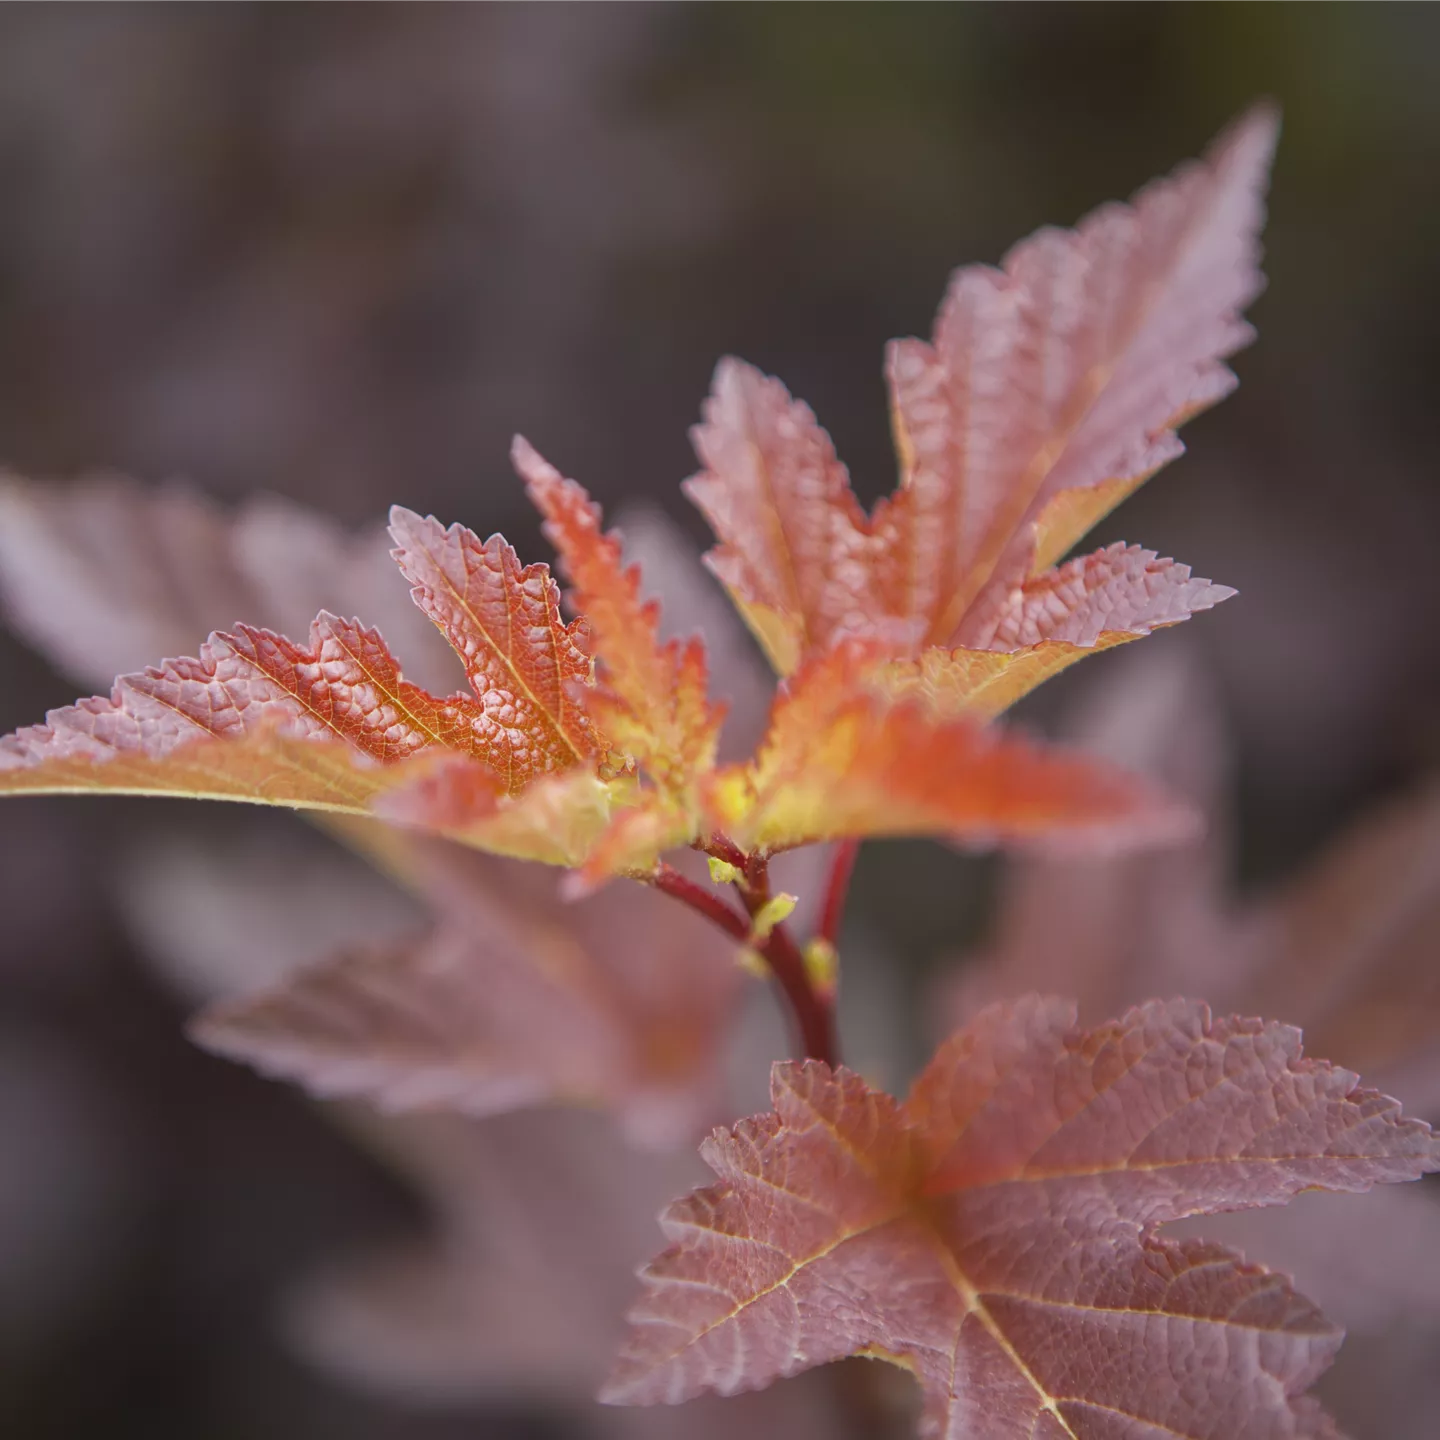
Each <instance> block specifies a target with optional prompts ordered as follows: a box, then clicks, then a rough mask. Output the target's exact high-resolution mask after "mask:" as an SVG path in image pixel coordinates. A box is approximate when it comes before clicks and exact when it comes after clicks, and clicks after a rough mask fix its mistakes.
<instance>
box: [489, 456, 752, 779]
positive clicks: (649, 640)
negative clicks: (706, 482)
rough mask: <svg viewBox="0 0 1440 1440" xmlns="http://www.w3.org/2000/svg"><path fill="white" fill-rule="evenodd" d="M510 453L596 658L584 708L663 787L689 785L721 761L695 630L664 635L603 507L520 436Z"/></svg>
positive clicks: (715, 711)
mask: <svg viewBox="0 0 1440 1440" xmlns="http://www.w3.org/2000/svg"><path fill="white" fill-rule="evenodd" d="M511 458H512V459H513V461H514V463H515V468H516V470H517V471H519V473H520V476H521V478H522V479H523V480H524V481H525V487H526V489H527V490H528V491H529V492H530V498H531V500H533V501H534V502H535V506H536V508H537V509H538V510H539V511H540V513H541V514H542V515H544V516H545V534H546V537H547V538H548V539H549V540H550V542H551V544H553V545H554V546H555V548H556V550H557V551H558V552H559V555H560V562H561V567H562V570H563V572H564V573H565V575H566V576H567V578H568V579H569V580H570V583H571V584H572V585H573V586H574V587H575V606H576V609H578V610H579V611H580V612H581V614H583V615H584V616H585V618H586V620H587V621H588V622H589V625H590V629H591V633H592V634H593V636H594V639H595V649H596V653H597V658H598V660H599V662H600V676H599V683H598V686H597V688H596V689H595V690H594V691H593V692H592V693H591V694H589V695H588V696H587V697H586V709H587V710H588V712H589V714H590V715H591V716H592V717H593V718H594V719H595V721H596V723H597V724H598V726H599V727H600V729H601V730H602V731H603V732H604V734H605V736H606V738H607V739H608V740H609V742H610V743H611V744H612V745H613V746H615V747H617V748H619V749H620V750H622V751H624V752H626V753H627V754H629V755H631V756H633V757H634V759H635V761H636V762H637V763H638V764H639V766H640V768H641V769H642V770H643V771H645V772H646V773H647V774H648V775H649V776H650V777H651V778H652V779H654V780H655V782H656V783H657V784H659V785H660V786H661V787H662V788H664V789H666V790H669V791H672V792H680V793H684V792H687V791H688V790H690V789H692V788H693V784H694V777H695V775H696V774H698V773H700V772H703V771H705V770H708V769H709V768H710V767H711V766H712V765H713V764H714V762H715V746H716V741H717V739H718V737H719V733H720V721H721V719H722V718H723V714H724V712H723V709H722V708H721V707H719V706H716V705H712V704H710V702H709V699H708V698H707V694H706V691H707V688H708V684H709V674H708V670H707V666H706V663H705V648H704V645H703V643H702V642H700V641H699V640H698V639H697V640H693V641H691V642H689V643H688V644H685V645H682V644H680V642H678V641H676V640H670V641H667V642H666V643H665V644H663V645H662V644H661V643H660V638H659V621H660V608H659V605H658V604H657V603H656V602H655V601H653V600H652V601H648V602H644V601H642V600H641V599H640V571H639V568H638V567H637V566H631V567H629V568H628V569H627V568H626V567H625V565H624V564H623V562H622V560H621V555H620V542H619V537H618V536H617V535H614V534H611V535H606V534H604V533H603V532H602V531H601V529H600V507H599V506H598V505H596V504H594V503H593V502H592V501H591V499H590V497H589V496H588V495H587V494H586V493H585V491H584V490H583V489H582V488H581V487H580V486H579V485H578V484H576V482H575V481H573V480H566V479H565V478H564V477H563V476H562V475H561V474H560V472H559V471H558V470H556V469H555V468H554V467H553V466H552V465H549V464H547V463H546V462H545V460H543V459H542V458H541V457H540V455H539V454H538V453H537V452H536V451H535V449H534V448H533V447H532V446H531V445H530V444H529V443H528V442H527V441H525V440H523V439H521V438H520V437H519V436H516V438H515V442H514V444H513V446H512V447H511Z"/></svg>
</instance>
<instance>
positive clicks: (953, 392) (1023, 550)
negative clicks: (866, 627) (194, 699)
mask: <svg viewBox="0 0 1440 1440" xmlns="http://www.w3.org/2000/svg"><path fill="white" fill-rule="evenodd" d="M1276 128H1277V127H1276V119H1275V117H1274V115H1273V114H1272V113H1270V112H1268V111H1264V110H1260V111H1256V112H1255V113H1254V114H1252V115H1251V116H1250V117H1248V118H1247V119H1246V120H1244V121H1242V122H1241V123H1240V125H1238V126H1237V127H1236V128H1235V129H1234V130H1233V131H1231V132H1229V133H1227V134H1226V135H1224V136H1222V137H1221V139H1220V140H1219V141H1218V142H1217V144H1216V146H1215V148H1214V149H1213V150H1212V151H1211V153H1210V155H1209V156H1208V157H1207V159H1206V161H1205V162H1203V163H1202V164H1200V165H1194V166H1187V167H1184V168H1182V169H1181V170H1180V171H1179V172H1177V173H1176V174H1175V175H1174V176H1172V177H1171V178H1170V179H1168V180H1164V181H1160V182H1157V183H1155V184H1153V185H1151V186H1149V187H1148V188H1147V189H1145V190H1144V191H1142V192H1141V193H1140V194H1139V195H1138V196H1136V198H1135V200H1134V202H1133V204H1132V205H1131V206H1128V207H1127V206H1121V205H1109V206H1105V207H1102V208H1101V209H1100V210H1097V211H1096V212H1095V213H1094V214H1092V215H1090V216H1089V217H1088V218H1086V219H1085V220H1083V221H1081V223H1080V225H1079V226H1077V227H1076V229H1075V230H1073V231H1065V230H1057V229H1046V230H1042V231H1040V232H1039V233H1038V234H1036V235H1035V236H1033V237H1032V238H1031V239H1029V240H1026V241H1024V242H1022V243H1021V244H1020V245H1018V246H1016V247H1015V249H1014V250H1012V251H1011V252H1010V254H1009V255H1008V256H1007V257H1006V259H1005V264H1004V268H1003V270H1001V271H995V270H990V269H988V268H986V267H983V266H971V267H968V268H966V269H964V270H961V271H959V272H957V274H956V276H955V278H954V280H953V281H952V282H951V286H950V291H949V294H948V295H947V296H946V299H945V303H944V304H943V306H942V307H941V311H940V315H939V317H938V319H937V322H936V328H935V337H934V341H933V343H932V344H931V345H926V344H924V343H922V342H920V341H915V340H908V341H897V342H896V343H895V344H894V345H892V347H891V351H890V356H889V364H888V370H889V375H890V382H891V392H892V406H893V413H894V416H895V426H896V441H897V447H898V449H899V450H900V454H901V457H902V470H903V474H902V480H901V488H900V490H899V491H898V492H897V494H896V496H895V498H894V499H893V500H892V501H890V502H888V503H886V504H885V505H883V506H882V507H881V511H880V512H878V513H877V515H876V517H875V527H874V528H875V531H876V533H877V535H878V536H879V537H880V539H881V543H882V546H883V549H884V552H885V555H884V560H883V561H882V562H881V580H880V585H879V589H880V592H881V594H882V596H884V597H886V598H887V608H898V610H899V612H900V613H902V614H905V615H908V616H917V617H918V616H924V617H925V618H926V620H927V622H928V628H927V634H926V639H927V640H928V642H929V643H931V644H947V643H954V637H955V636H956V635H957V634H958V633H959V632H960V631H961V630H962V628H963V626H964V622H965V620H966V618H967V615H968V612H969V611H970V609H971V607H972V606H973V605H974V604H975V603H976V602H977V601H981V602H982V603H984V602H983V597H984V595H985V590H986V587H987V585H990V584H991V583H992V581H998V583H1000V584H1001V585H1006V586H1008V585H1009V584H1010V583H1011V581H1010V578H1009V577H1010V576H1011V574H1013V573H1015V572H1016V571H1017V570H1018V571H1019V573H1021V574H1027V573H1028V574H1030V575H1035V574H1038V573H1039V572H1040V571H1042V570H1044V569H1045V568H1046V567H1047V566H1049V565H1051V564H1052V563H1053V562H1054V561H1055V560H1056V559H1058V558H1059V556H1061V555H1062V554H1064V552H1065V551H1066V550H1068V549H1069V548H1070V546H1071V545H1072V544H1073V543H1074V542H1075V541H1076V540H1077V539H1079V538H1080V536H1081V535H1083V534H1084V533H1085V531H1087V530H1088V529H1089V528H1090V527H1091V526H1092V525H1093V524H1094V523H1095V522H1096V521H1097V520H1098V519H1100V517H1101V516H1102V515H1104V514H1105V513H1107V512H1108V511H1109V510H1110V509H1112V508H1113V507H1114V505H1116V504H1117V503H1118V502H1119V501H1120V500H1121V499H1123V498H1124V497H1125V495H1127V494H1129V493H1130V492H1131V491H1133V490H1134V489H1135V488H1136V487H1137V486H1138V485H1140V484H1141V483H1142V482H1143V481H1144V480H1145V479H1146V478H1148V477H1149V476H1150V475H1151V474H1153V473H1154V472H1155V471H1156V470H1157V469H1159V468H1160V466H1161V465H1163V464H1165V463H1166V462H1167V461H1168V460H1171V459H1173V458H1174V457H1175V456H1176V455H1177V454H1179V453H1180V450H1181V448H1182V447H1181V446H1180V443H1179V441H1178V440H1177V439H1176V437H1175V433H1174V431H1175V427H1177V426H1178V425H1180V424H1182V423H1183V422H1184V421H1185V420H1187V419H1189V418H1190V417H1191V416H1192V415H1194V414H1195V413H1197V412H1198V411H1199V410H1202V409H1205V408H1208V406H1210V405H1212V404H1213V403H1214V402H1215V401H1216V400H1219V399H1221V398H1222V397H1223V396H1224V395H1225V394H1227V393H1228V392H1229V390H1230V389H1231V388H1232V387H1233V385H1234V377H1233V376H1232V375H1231V373H1230V372H1229V370H1227V369H1226V368H1225V366H1224V365H1223V364H1222V363H1221V361H1222V360H1223V358H1224V357H1225V356H1227V355H1229V354H1231V353H1233V352H1234V351H1235V350H1237V349H1239V348H1240V347H1241V346H1242V345H1244V344H1245V343H1247V342H1248V340H1249V339H1250V338H1251V333H1252V332H1251V331H1250V328H1249V327H1248V326H1247V325H1245V324H1244V323H1243V322H1242V321H1241V320H1240V319H1239V318H1238V317H1239V312H1240V311H1241V309H1243V307H1244V306H1245V305H1246V304H1248V303H1249V301H1250V300H1252V299H1253V298H1254V296H1255V295H1256V294H1257V293H1258V291H1259V289H1260V286H1261V279H1260V275H1259V272H1258V270H1257V268H1256V255H1257V246H1256V242H1255V234H1256V231H1257V230H1258V229H1259V226H1260V223H1261V221H1262V218H1263V211H1262V207H1261V201H1260V195H1261V191H1262V188H1263V184H1264V176H1265V172H1266V169H1267V168H1268V165H1269V160H1270V155H1271V153H1272V151H1273V149H1274V142H1275V133H1276ZM1095 487H1101V488H1100V489H1098V490H1097V489H1096V488H1095ZM1075 491H1080V492H1082V493H1081V494H1079V495H1076V494H1074V493H1071V492H1075ZM1083 492H1089V493H1083ZM1062 495H1064V496H1066V498H1065V500H1064V501H1063V502H1061V504H1060V505H1059V506H1057V507H1056V508H1055V509H1053V510H1051V509H1049V503H1050V502H1051V501H1052V500H1054V499H1056V498H1057V497H1059V496H1062ZM1032 525H1033V526H1034V527H1036V528H1032Z"/></svg>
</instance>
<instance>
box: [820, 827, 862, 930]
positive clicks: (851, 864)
mask: <svg viewBox="0 0 1440 1440" xmlns="http://www.w3.org/2000/svg"><path fill="white" fill-rule="evenodd" d="M859 853H860V842H859V841H858V840H842V841H841V842H840V843H839V844H838V845H837V846H836V847H835V856H834V858H833V859H832V860H831V862H830V878H829V879H828V880H827V881H826V884H825V903H824V905H823V907H822V908H821V911H820V927H819V929H818V930H817V931H816V932H815V933H816V934H817V935H818V936H819V937H820V939H822V940H824V941H825V942H826V944H828V945H832V946H833V945H837V944H838V943H839V940H840V923H841V921H842V920H843V919H844V918H845V901H846V899H847V898H848V897H849V894H850V877H851V875H852V874H854V872H855V857H856V856H857V855H858V854H859Z"/></svg>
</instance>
